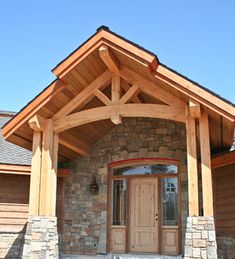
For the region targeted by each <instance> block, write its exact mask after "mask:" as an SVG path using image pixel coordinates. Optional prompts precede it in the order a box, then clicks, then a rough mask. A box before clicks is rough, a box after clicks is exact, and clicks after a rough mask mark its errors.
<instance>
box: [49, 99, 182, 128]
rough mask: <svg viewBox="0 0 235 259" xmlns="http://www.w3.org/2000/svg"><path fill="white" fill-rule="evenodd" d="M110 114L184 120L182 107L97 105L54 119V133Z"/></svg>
mask: <svg viewBox="0 0 235 259" xmlns="http://www.w3.org/2000/svg"><path fill="white" fill-rule="evenodd" d="M112 114H118V115H120V116H121V117H147V118H161V119H168V120H175V121H179V122H185V111H184V108H175V107H171V106H166V105H158V104H124V105H111V106H105V107H98V108H93V109H89V110H84V111H81V112H77V113H73V114H71V115H67V116H66V117H64V118H61V119H58V120H55V121H54V126H53V127H54V131H55V132H56V133H59V132H62V131H65V130H67V129H71V128H73V127H77V126H79V125H84V124H88V123H91V122H95V121H100V120H106V119H111V116H112Z"/></svg>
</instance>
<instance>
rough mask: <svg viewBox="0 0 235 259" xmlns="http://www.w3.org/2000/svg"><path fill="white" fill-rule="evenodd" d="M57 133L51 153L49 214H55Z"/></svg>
mask: <svg viewBox="0 0 235 259" xmlns="http://www.w3.org/2000/svg"><path fill="white" fill-rule="evenodd" d="M58 140H59V136H58V134H54V136H53V154H52V159H53V160H52V170H51V187H50V191H51V204H50V208H51V216H55V215H56V189H57V164H58V143H59V141H58Z"/></svg>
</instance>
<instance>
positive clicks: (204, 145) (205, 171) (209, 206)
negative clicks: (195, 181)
mask: <svg viewBox="0 0 235 259" xmlns="http://www.w3.org/2000/svg"><path fill="white" fill-rule="evenodd" d="M199 129H200V149H201V174H202V199H203V211H204V216H213V215H214V212H213V190H212V176H211V152H210V135H209V121H208V114H207V113H206V112H205V111H202V116H201V118H200V119H199Z"/></svg>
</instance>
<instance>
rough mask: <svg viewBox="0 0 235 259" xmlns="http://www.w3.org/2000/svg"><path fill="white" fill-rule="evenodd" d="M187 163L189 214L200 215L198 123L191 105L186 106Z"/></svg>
mask: <svg viewBox="0 0 235 259" xmlns="http://www.w3.org/2000/svg"><path fill="white" fill-rule="evenodd" d="M186 135H187V161H188V163H187V165H188V196H189V216H198V215H199V208H198V170H197V145H196V123H195V119H193V118H192V117H191V114H190V109H189V106H186Z"/></svg>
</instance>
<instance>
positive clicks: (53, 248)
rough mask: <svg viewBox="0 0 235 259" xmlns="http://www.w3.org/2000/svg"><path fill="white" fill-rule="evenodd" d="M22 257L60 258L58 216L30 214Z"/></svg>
mask: <svg viewBox="0 0 235 259" xmlns="http://www.w3.org/2000/svg"><path fill="white" fill-rule="evenodd" d="M22 258H23V259H30V258H35V259H42V258H43V259H47V258H50V259H51V258H59V250H58V233H57V218H56V217H46V216H29V218H28V223H27V228H26V234H25V243H24V248H23V256H22Z"/></svg>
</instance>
